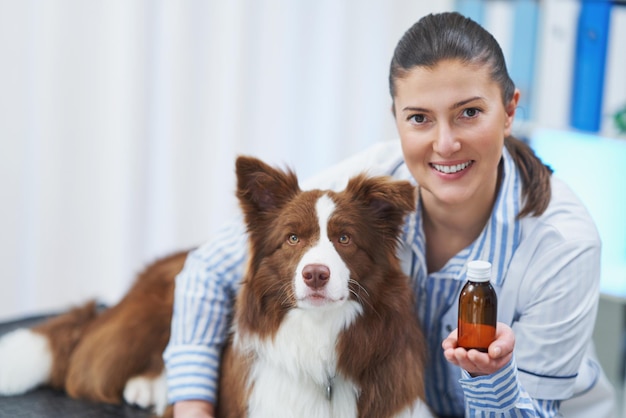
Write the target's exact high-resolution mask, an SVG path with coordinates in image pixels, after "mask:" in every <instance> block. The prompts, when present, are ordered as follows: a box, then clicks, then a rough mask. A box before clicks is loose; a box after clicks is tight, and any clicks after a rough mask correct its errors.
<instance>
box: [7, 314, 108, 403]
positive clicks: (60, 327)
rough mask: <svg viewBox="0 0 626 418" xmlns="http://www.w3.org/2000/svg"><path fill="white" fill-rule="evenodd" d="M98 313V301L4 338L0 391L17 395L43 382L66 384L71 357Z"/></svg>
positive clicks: (55, 385)
mask: <svg viewBox="0 0 626 418" xmlns="http://www.w3.org/2000/svg"><path fill="white" fill-rule="evenodd" d="M96 316H97V312H96V306H95V303H94V302H89V303H88V304H87V305H85V306H82V307H79V308H75V309H73V310H71V311H69V312H67V313H65V314H62V315H59V316H57V317H54V318H51V319H49V320H47V321H45V322H43V323H42V324H41V325H38V326H36V327H34V328H32V329H27V328H20V329H17V330H15V331H12V332H10V333H8V334H6V335H4V336H3V337H2V338H1V339H0V395H17V394H21V393H24V392H27V391H29V390H32V389H34V388H36V387H38V386H41V385H50V386H52V387H55V388H57V389H62V388H63V383H64V381H65V375H66V373H67V366H68V362H69V357H70V355H71V353H72V351H73V350H74V347H76V344H77V343H78V341H79V340H80V338H81V336H82V334H83V331H84V330H85V328H86V327H87V326H88V325H89V324H90V323H91V321H92V320H93V319H94V318H95V317H96Z"/></svg>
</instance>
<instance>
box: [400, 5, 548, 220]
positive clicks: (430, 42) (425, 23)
mask: <svg viewBox="0 0 626 418" xmlns="http://www.w3.org/2000/svg"><path fill="white" fill-rule="evenodd" d="M444 60H460V61H461V62H464V63H467V64H474V65H479V66H484V65H487V66H488V67H489V68H490V70H491V79H492V80H493V81H495V82H496V83H498V85H499V86H500V91H501V92H502V102H503V104H504V105H505V106H506V105H507V104H508V103H509V102H510V101H511V99H512V98H513V95H514V94H515V84H514V83H513V81H512V80H511V77H510V76H509V73H508V71H507V68H506V62H505V60H504V54H503V53H502V49H501V48H500V45H499V44H498V42H497V41H496V39H495V38H494V37H493V36H492V35H491V34H490V33H489V32H488V31H487V30H485V29H484V28H483V27H482V26H480V25H479V24H478V23H476V22H474V21H473V20H471V19H469V18H467V17H465V16H463V15H461V14H459V13H455V12H449V13H440V14H430V15H427V16H424V17H423V18H421V19H420V20H419V21H418V22H417V23H415V24H414V25H413V26H411V27H410V28H409V30H407V31H406V32H405V34H404V35H403V36H402V38H401V39H400V41H399V42H398V45H397V46H396V49H395V51H394V53H393V58H392V60H391V67H390V70H389V91H390V93H391V97H392V99H394V98H395V96H396V80H398V79H402V78H403V77H405V76H406V75H407V74H408V72H409V71H410V70H411V69H413V68H415V67H429V68H433V67H435V66H436V65H437V64H438V63H439V62H441V61H444ZM504 144H505V146H506V148H507V150H508V151H509V153H510V154H511V156H512V157H513V159H514V160H515V165H516V166H517V168H518V170H519V172H520V174H521V176H522V195H523V197H524V199H525V202H524V206H523V208H522V210H521V211H520V213H519V214H518V215H517V217H518V218H521V217H524V216H526V215H533V216H539V215H541V214H542V213H543V212H544V211H545V210H546V208H547V207H548V204H549V203H550V196H551V189H550V175H551V174H552V170H551V169H550V168H549V167H548V166H546V165H544V164H543V163H542V162H541V160H540V159H539V158H538V157H537V156H536V155H535V153H534V152H533V150H532V149H531V148H530V147H529V146H528V145H527V144H525V143H524V142H522V141H520V140H518V139H515V138H513V137H507V138H505V141H504Z"/></svg>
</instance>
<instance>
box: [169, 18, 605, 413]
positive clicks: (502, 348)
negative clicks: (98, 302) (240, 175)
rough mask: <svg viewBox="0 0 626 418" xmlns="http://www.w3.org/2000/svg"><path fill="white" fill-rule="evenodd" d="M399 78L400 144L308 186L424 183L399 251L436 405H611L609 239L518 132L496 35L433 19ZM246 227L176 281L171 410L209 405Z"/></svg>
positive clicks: (408, 51) (405, 41)
mask: <svg viewBox="0 0 626 418" xmlns="http://www.w3.org/2000/svg"><path fill="white" fill-rule="evenodd" d="M389 83H390V90H391V96H392V99H393V108H392V110H393V114H394V117H395V122H396V125H397V128H398V132H399V136H400V142H399V144H398V143H397V142H386V143H383V144H380V145H377V146H376V147H374V148H372V149H370V150H368V151H366V152H364V153H362V154H360V155H357V156H355V157H353V158H351V159H350V160H348V161H346V162H344V163H342V164H340V165H339V166H338V167H337V168H334V169H331V170H328V171H327V172H325V173H323V174H322V175H321V176H319V177H318V178H317V179H313V180H312V182H311V185H314V186H316V187H324V188H328V187H341V186H342V182H343V181H344V180H345V179H347V178H348V177H350V176H351V175H353V174H355V173H357V172H361V171H363V170H368V171H369V172H370V173H372V174H385V175H391V176H393V177H394V178H398V179H409V180H411V181H415V183H416V184H417V185H418V186H419V192H420V193H419V194H420V201H419V205H418V209H417V211H416V212H415V213H414V214H412V215H411V216H410V217H409V218H408V219H407V221H406V225H405V228H404V234H403V240H402V241H403V246H402V249H401V254H400V256H401V259H402V261H403V265H404V267H405V270H406V272H407V273H408V274H409V275H410V277H411V280H412V283H413V285H414V288H415V292H416V295H417V298H418V304H417V306H418V310H419V312H418V315H419V317H420V320H421V322H422V326H423V329H424V332H425V335H426V338H427V340H428V347H429V353H428V355H429V366H428V368H427V370H426V387H427V401H428V403H429V405H430V407H431V408H432V409H433V411H434V412H435V413H436V414H438V415H440V416H464V415H466V416H487V415H488V416H542V417H548V416H557V415H559V411H560V410H561V413H564V411H566V410H567V404H568V402H572V401H565V400H567V399H570V398H575V397H577V396H579V395H581V394H582V393H585V394H586V395H585V396H587V398H585V400H583V401H582V402H581V403H582V404H583V405H585V406H587V407H596V408H602V407H603V406H602V405H604V404H606V405H607V406H606V408H608V409H606V410H605V411H604V412H599V411H600V409H596V410H595V411H596V412H594V415H593V416H596V417H600V416H607V414H609V410H610V408H611V405H610V404H611V399H610V394H609V395H604V394H605V393H610V390H609V391H608V392H607V391H606V387H605V386H604V382H605V379H604V377H603V375H602V371H601V369H600V367H599V366H598V363H597V362H596V361H595V359H594V358H593V355H592V354H591V353H590V350H592V349H591V347H590V345H589V341H590V340H591V334H592V330H593V326H594V322H595V313H596V309H597V301H598V286H599V263H600V261H599V260H600V242H599V238H598V235H597V232H596V229H595V226H594V224H593V222H592V220H591V219H590V217H589V215H588V214H587V212H586V211H585V209H584V208H583V206H582V205H581V203H580V202H579V201H578V200H577V199H576V198H575V197H574V195H573V194H572V193H571V191H570V190H569V189H568V188H567V187H566V186H565V185H564V184H563V183H562V182H560V181H559V180H557V179H553V178H551V172H550V170H549V169H548V168H547V167H546V166H544V165H543V164H542V163H541V162H540V161H539V160H538V159H537V158H536V157H535V156H534V154H533V153H532V151H531V150H530V148H528V147H527V146H526V145H525V144H524V143H522V142H520V141H518V140H515V139H514V138H512V137H511V136H510V135H511V125H512V123H513V118H514V115H515V110H516V106H517V103H518V100H519V91H517V90H516V89H515V86H514V85H513V82H512V81H511V79H510V78H509V76H508V73H507V69H506V65H505V63H504V58H503V55H502V51H501V49H500V47H499V46H498V44H497V42H496V41H495V39H494V38H493V37H492V36H491V35H490V34H489V33H488V32H486V31H485V30H484V29H483V28H482V27H480V26H479V25H478V24H476V23H475V22H473V21H471V20H469V19H466V18H464V17H463V16H461V15H459V14H456V13H444V14H438V15H429V16H426V17H424V18H423V19H421V20H420V21H419V22H417V23H416V24H415V25H414V26H413V27H411V28H410V29H409V30H408V31H407V32H406V34H405V35H404V36H403V37H402V39H401V40H400V42H399V43H398V46H397V47H396V50H395V52H394V56H393V59H392V62H391V71H390V77H389ZM398 145H399V146H398ZM242 231H243V228H242V226H241V225H240V224H238V223H237V224H235V225H234V226H233V227H232V228H230V229H225V230H224V232H223V234H221V235H220V236H218V237H216V239H215V240H214V241H213V242H212V243H209V244H207V245H205V246H204V247H202V248H200V249H198V250H197V251H196V252H195V253H193V254H192V255H191V256H190V257H189V259H188V261H187V264H186V267H185V269H184V270H183V272H182V273H181V274H180V276H179V278H178V281H177V291H176V300H175V312H174V318H173V326H172V330H173V333H172V338H171V341H170V344H169V346H168V348H167V350H166V353H165V359H166V365H167V369H168V381H169V387H170V400H171V401H172V402H175V416H176V417H191V416H197V417H200V416H204V417H206V416H211V413H212V406H211V402H213V401H214V399H215V390H216V387H215V385H216V373H217V370H218V365H219V351H220V347H221V345H222V344H223V342H224V339H225V336H226V332H227V327H228V323H227V322H228V321H227V317H228V315H229V313H230V311H231V309H232V307H231V302H230V301H231V300H232V295H233V293H234V292H236V289H237V282H238V280H239V278H240V277H241V274H242V270H243V265H244V259H245V253H244V252H243V251H244V250H243V249H244V248H245V244H244V240H245V236H244V233H243V232H242ZM473 259H485V260H489V261H491V262H492V264H493V266H494V278H493V284H494V286H495V287H496V289H497V292H498V295H499V312H498V318H499V321H500V322H499V323H498V330H497V338H496V341H494V342H493V343H492V344H491V345H490V347H489V351H488V353H480V352H478V351H476V350H469V351H466V350H465V349H463V348H459V347H457V345H456V330H455V329H454V328H455V327H456V312H457V303H458V302H457V299H458V294H459V292H460V289H461V287H462V285H463V284H464V281H465V268H464V266H465V265H466V263H467V262H468V261H470V260H473ZM190 364H193V365H194V369H193V371H194V373H187V371H186V366H189V365H190ZM407 367H410V365H407ZM592 398H594V399H599V401H598V402H595V401H593V400H590V399H592ZM603 402H604V403H603ZM562 404H563V405H562ZM576 410H577V412H578V413H579V415H580V416H591V415H587V414H588V413H589V412H588V410H584V409H583V408H582V407H577V408H576ZM585 411H587V412H585ZM489 414H491V415H489ZM603 414H604V415H603Z"/></svg>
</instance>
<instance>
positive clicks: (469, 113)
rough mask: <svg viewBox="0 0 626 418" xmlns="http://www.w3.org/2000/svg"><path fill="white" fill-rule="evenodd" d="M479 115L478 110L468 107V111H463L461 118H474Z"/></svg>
mask: <svg viewBox="0 0 626 418" xmlns="http://www.w3.org/2000/svg"><path fill="white" fill-rule="evenodd" d="M479 113H480V110H478V109H476V108H475V107H470V108H468V109H465V110H463V117H466V118H475V117H476V116H478V114H479Z"/></svg>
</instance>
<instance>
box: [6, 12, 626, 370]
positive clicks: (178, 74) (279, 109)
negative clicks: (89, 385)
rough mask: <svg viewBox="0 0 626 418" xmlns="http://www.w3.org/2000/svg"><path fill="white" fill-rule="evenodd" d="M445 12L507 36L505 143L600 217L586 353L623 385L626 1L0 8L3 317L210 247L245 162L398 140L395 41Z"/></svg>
mask: <svg viewBox="0 0 626 418" xmlns="http://www.w3.org/2000/svg"><path fill="white" fill-rule="evenodd" d="M449 10H458V11H461V12H462V13H464V14H466V15H468V16H470V17H472V18H473V19H475V20H477V21H478V22H479V23H481V24H483V25H484V26H485V27H486V28H487V29H488V30H490V31H491V32H492V33H493V34H494V35H495V36H496V38H497V39H498V40H499V42H500V43H501V46H502V48H503V50H504V52H505V55H506V58H507V63H508V66H509V70H510V72H511V75H512V77H513V79H514V81H515V82H516V84H517V86H518V87H519V88H520V89H521V90H522V101H521V103H520V107H519V110H518V116H517V121H516V132H517V133H518V135H520V136H523V137H525V138H527V139H528V140H529V141H530V142H531V144H532V145H533V146H534V147H535V149H536V150H537V152H538V153H539V154H540V155H541V156H542V157H544V158H545V160H546V162H548V163H549V164H551V165H552V166H553V167H554V168H555V169H556V173H557V175H562V176H564V177H566V179H567V180H568V181H570V183H572V184H573V186H574V188H575V190H576V191H577V192H578V193H579V194H580V195H581V197H583V199H584V200H585V202H586V203H587V204H588V206H589V208H590V211H591V212H592V215H593V216H594V218H595V219H596V221H597V222H598V226H599V229H600V231H601V234H602V238H603V241H604V248H605V253H604V254H605V255H604V258H603V269H604V270H603V271H604V273H603V303H602V305H601V310H600V315H601V316H600V318H601V319H602V321H600V320H599V324H600V323H601V324H602V326H599V328H598V332H599V334H598V336H597V338H599V340H601V341H603V344H602V345H604V346H605V347H604V348H603V347H601V348H600V349H599V350H605V351H606V352H604V353H601V354H602V355H603V356H604V357H605V359H604V360H603V361H605V365H608V366H605V367H608V368H610V369H611V370H609V371H608V372H609V373H613V372H614V376H612V379H613V380H614V381H618V382H621V380H620V379H621V376H622V374H621V373H623V371H622V368H623V354H622V353H623V351H622V350H623V348H622V347H623V335H624V334H623V330H624V328H625V326H624V324H625V320H624V317H625V315H624V304H625V302H624V301H625V300H626V267H625V266H626V221H625V219H626V217H625V216H624V215H625V214H626V168H625V167H626V160H625V159H626V140H625V139H624V135H625V134H624V131H625V130H626V48H625V47H624V45H625V44H626V5H625V4H624V3H623V2H615V1H614V2H611V1H602V0H594V1H585V0H483V1H481V0H440V1H427V0H411V1H409V0H392V1H389V0H366V1H363V0H359V1H357V0H345V1H336V0H316V1H293V0H229V1H201V0H177V1H165V0H163V1H158V0H133V1H127V0H107V1H96V0H48V1H47V0H0V196H1V199H2V200H1V203H2V204H1V205H0V266H2V272H1V276H0V320H10V319H13V318H17V317H20V316H24V315H29V314H33V313H42V312H43V313H46V312H54V311H57V310H63V309H65V308H67V307H69V306H71V305H73V304H78V303H81V302H82V301H84V300H85V299H86V298H96V299H98V300H100V301H102V302H104V303H107V304H110V303H115V302H116V301H117V300H119V298H120V297H121V295H122V294H123V293H124V291H125V290H126V289H128V287H129V285H130V283H131V282H132V280H133V278H134V275H135V274H136V273H137V272H139V271H140V270H141V269H142V268H143V267H144V266H145V265H146V263H148V262H150V261H152V260H154V259H155V258H157V257H159V256H162V255H165V254H168V253H170V252H173V251H177V250H180V249H185V248H190V247H193V246H196V245H199V244H201V243H202V242H204V241H205V240H206V239H207V238H208V237H210V236H211V234H212V233H213V231H214V230H215V229H216V228H218V227H219V226H220V225H221V224H223V223H224V222H225V221H227V220H228V219H229V218H230V217H231V216H232V215H233V212H234V211H236V210H238V209H237V206H236V202H235V199H234V194H233V190H234V159H235V156H236V155H238V154H250V155H255V156H258V157H261V158H263V159H265V160H267V161H268V162H271V163H273V164H278V165H281V166H288V167H293V168H295V169H296V171H297V173H298V174H299V175H300V176H301V177H302V178H306V177H307V176H310V175H312V174H313V173H315V172H317V171H319V170H321V169H323V168H324V167H327V166H329V165H331V164H334V163H336V162H338V161H340V160H341V159H343V158H345V157H346V156H349V155H351V154H353V153H355V152H357V151H359V150H362V149H364V148H366V147H367V146H369V145H371V144H373V143H374V142H378V141H383V140H392V139H394V138H395V137H396V132H395V128H394V126H393V119H392V116H391V112H390V106H391V99H390V97H389V93H388V85H387V76H388V67H389V62H390V59H391V55H392V52H393V49H394V47H395V44H396V42H397V41H398V39H399V38H400V37H401V36H402V34H403V33H404V31H405V30H407V29H408V28H409V27H410V26H411V25H412V24H413V23H414V22H415V21H417V20H418V19H419V18H420V17H422V16H424V15H425V14H428V13H431V12H441V11H449ZM604 319H606V322H604ZM607 341H608V342H607Z"/></svg>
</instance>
